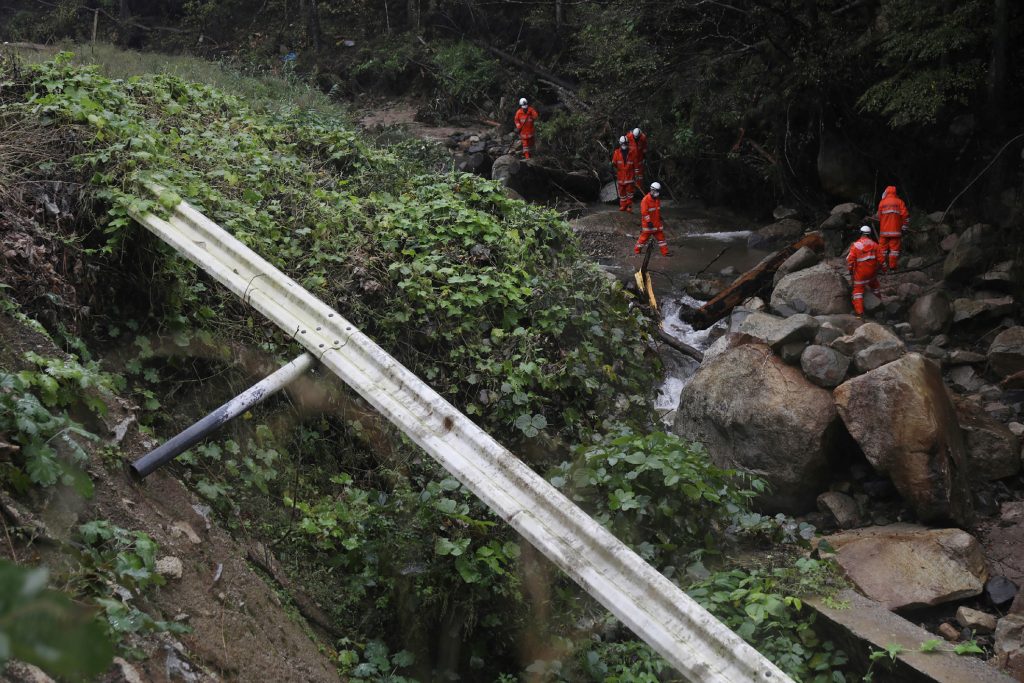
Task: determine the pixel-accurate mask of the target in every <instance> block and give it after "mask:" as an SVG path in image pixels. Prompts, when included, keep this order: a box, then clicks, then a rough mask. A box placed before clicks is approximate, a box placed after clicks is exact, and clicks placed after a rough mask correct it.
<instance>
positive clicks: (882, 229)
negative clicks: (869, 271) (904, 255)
mask: <svg viewBox="0 0 1024 683" xmlns="http://www.w3.org/2000/svg"><path fill="white" fill-rule="evenodd" d="M909 220H910V212H909V211H907V205H906V204H904V203H903V200H902V199H900V198H899V197H898V196H897V195H896V186H895V185H890V186H889V187H887V188H885V192H883V193H882V201H880V202H879V203H878V237H879V239H878V243H879V244H880V245H881V247H882V253H883V254H885V252H889V270H896V267H897V266H898V265H899V263H900V239H901V238H902V237H903V229H904V228H905V227H907V222H908V221H909ZM883 263H884V259H883Z"/></svg>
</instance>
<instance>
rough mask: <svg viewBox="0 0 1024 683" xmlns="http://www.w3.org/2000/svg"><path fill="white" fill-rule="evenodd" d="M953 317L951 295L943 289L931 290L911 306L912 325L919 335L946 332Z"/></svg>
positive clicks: (924, 335) (915, 332)
mask: <svg viewBox="0 0 1024 683" xmlns="http://www.w3.org/2000/svg"><path fill="white" fill-rule="evenodd" d="M952 317H953V312H952V310H951V309H950V306H949V297H948V296H946V293H945V292H942V291H937V292H929V293H928V294H925V295H924V296H922V297H920V298H919V299H917V301H915V302H914V305H913V306H911V307H910V327H911V328H912V329H913V330H914V334H915V335H916V336H918V337H926V336H929V335H933V334H938V333H940V332H944V331H945V330H946V328H947V327H948V326H949V322H950V320H951V319H952Z"/></svg>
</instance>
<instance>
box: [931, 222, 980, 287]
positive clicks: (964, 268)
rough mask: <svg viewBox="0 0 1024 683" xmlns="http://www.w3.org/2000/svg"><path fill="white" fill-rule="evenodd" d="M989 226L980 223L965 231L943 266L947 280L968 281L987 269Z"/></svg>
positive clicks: (943, 272)
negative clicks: (986, 249) (986, 256)
mask: <svg viewBox="0 0 1024 683" xmlns="http://www.w3.org/2000/svg"><path fill="white" fill-rule="evenodd" d="M990 233H991V229H990V228H989V226H987V225H985V224H983V223H978V224H977V225H972V226H971V227H969V228H967V229H966V230H964V232H963V234H962V235H960V238H959V239H958V240H957V241H956V246H954V247H953V249H952V251H950V252H949V256H947V257H946V262H945V263H944V264H943V266H942V276H943V277H944V278H945V279H947V280H967V279H969V278H970V277H971V276H972V275H974V274H976V273H979V272H981V271H982V270H983V269H984V267H985V246H986V243H987V241H988V239H989V234H990Z"/></svg>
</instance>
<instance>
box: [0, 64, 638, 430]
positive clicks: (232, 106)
mask: <svg viewBox="0 0 1024 683" xmlns="http://www.w3.org/2000/svg"><path fill="white" fill-rule="evenodd" d="M24 76H25V78H24V80H23V81H22V82H16V83H11V84H9V85H8V87H7V88H6V89H5V91H4V95H5V100H6V101H5V103H4V106H5V108H6V109H8V110H10V109H12V108H13V109H17V110H20V111H22V112H24V114H25V115H31V116H35V117H44V118H46V119H47V120H49V121H50V122H52V124H53V125H54V126H55V127H56V126H60V125H61V124H80V127H79V128H78V131H79V133H80V135H82V136H83V138H84V139H83V140H82V143H84V145H85V147H86V149H87V151H86V152H85V153H84V154H82V155H80V156H79V157H78V159H77V161H78V163H79V164H81V165H82V166H84V167H85V168H87V169H88V170H89V171H90V172H91V173H92V174H93V175H92V181H91V185H92V188H91V191H92V192H93V194H94V196H95V197H96V198H97V199H99V200H100V201H101V205H102V206H103V207H104V208H106V213H105V215H101V216H100V217H99V224H100V225H101V226H102V227H103V229H104V230H105V232H106V233H107V238H106V241H105V243H104V244H102V246H101V251H104V252H107V253H113V252H115V251H116V250H117V249H118V248H119V247H120V246H121V245H122V244H124V243H125V242H128V241H132V240H135V239H137V235H136V233H137V232H139V230H140V229H139V228H138V227H137V226H136V225H134V223H133V221H132V220H131V219H130V218H129V216H128V210H129V208H130V207H131V208H135V209H136V210H138V209H145V208H155V207H154V204H155V199H154V198H150V197H149V195H148V194H147V192H146V191H145V190H144V189H141V186H140V184H139V183H140V181H142V180H144V179H149V180H155V181H157V182H159V183H160V184H161V185H164V186H165V187H168V188H170V189H171V190H172V191H173V192H175V193H177V195H180V196H181V197H183V198H185V199H186V200H188V201H189V202H191V203H192V204H194V205H195V206H197V207H198V208H199V209H200V210H202V211H203V212H204V213H206V214H207V215H208V216H210V217H211V218H212V219H213V220H215V221H217V222H218V223H220V224H221V225H222V226H224V227H225V228H227V229H228V230H230V231H231V232H233V233H234V234H235V236H236V237H238V238H239V239H240V240H242V241H243V242H244V243H245V244H247V245H248V246H250V247H252V248H253V249H254V250H255V251H257V252H258V253H259V254H261V255H262V256H264V257H265V258H267V259H269V260H270V261H271V262H272V263H274V265H276V266H278V267H280V268H281V269H283V270H284V271H285V272H287V273H289V274H290V275H292V276H293V277H294V278H295V279H297V280H298V281H299V282H300V283H301V284H302V285H303V286H305V287H306V288H308V289H309V290H311V291H312V292H314V293H315V294H316V295H318V296H319V297H321V298H322V299H324V300H325V301H326V302H328V303H329V304H331V305H333V306H335V307H337V308H338V309H340V310H341V312H342V313H343V314H344V315H346V316H348V317H350V318H351V319H352V320H353V321H354V322H355V323H356V324H357V325H359V326H361V327H363V329H364V330H365V331H367V332H368V333H369V334H370V335H371V336H372V337H373V338H374V339H376V340H377V341H378V342H379V343H380V344H381V345H382V346H384V347H385V348H386V349H388V350H389V351H390V352H392V353H393V354H394V355H396V356H397V357H398V358H399V359H400V360H401V361H403V362H404V363H406V364H407V365H408V366H409V367H410V368H411V369H412V370H413V371H414V372H416V373H417V374H419V375H421V376H423V377H424V378H425V379H426V380H427V381H428V382H429V383H430V384H432V385H433V386H434V387H435V388H436V389H437V390H438V391H440V392H441V393H442V394H444V395H446V396H447V397H448V398H450V399H452V400H453V401H454V402H455V403H456V405H458V406H460V407H462V408H463V409H464V410H465V411H466V412H468V413H469V414H470V415H472V416H475V417H476V418H477V419H478V420H479V421H480V422H481V423H482V424H483V426H485V428H487V429H489V430H492V431H494V432H495V433H496V434H497V435H499V436H503V437H505V438H509V437H511V436H514V435H516V434H517V433H520V432H521V433H525V434H526V435H528V436H533V435H535V434H536V431H537V430H538V429H545V428H546V430H547V431H548V432H549V433H551V434H558V433H563V432H564V433H567V434H572V433H578V431H577V430H578V429H579V428H581V427H584V426H593V425H595V424H597V423H598V422H599V420H600V419H601V418H603V417H606V416H609V415H611V414H614V413H615V412H618V411H622V410H623V409H628V408H630V407H631V406H644V405H646V404H645V402H644V399H643V395H644V394H645V393H647V391H648V389H649V388H650V385H651V380H652V377H653V375H652V373H651V371H650V369H649V368H648V367H647V366H646V365H645V363H644V360H643V355H644V349H645V342H646V337H647V331H646V328H645V326H644V324H643V321H642V320H641V319H640V318H639V316H638V315H636V314H634V313H631V312H630V311H629V309H628V307H627V299H626V297H625V296H624V295H623V294H622V292H621V291H620V289H619V286H618V285H616V284H615V283H613V282H611V281H609V280H608V279H607V278H606V277H605V276H603V275H602V274H601V273H600V271H599V270H598V269H597V268H596V267H595V266H593V265H591V264H588V263H586V262H585V261H584V260H583V259H581V257H580V252H579V250H578V247H577V244H576V240H575V239H574V237H573V235H572V234H571V231H570V230H569V228H568V226H567V225H566V223H565V222H564V221H562V220H560V218H559V216H558V215H557V214H555V213H554V212H551V211H547V210H544V209H540V208H537V207H532V206H529V205H527V204H525V203H523V202H521V201H517V200H513V199H509V198H508V197H506V196H505V195H504V194H503V193H502V191H501V189H500V187H499V186H497V185H496V184H494V183H491V182H488V181H485V180H481V179H480V178H477V177H474V176H471V175H467V174H459V173H453V172H448V171H446V170H443V169H444V165H443V164H438V163H437V159H435V158H433V156H432V155H433V152H432V150H431V149H430V148H428V147H426V146H425V145H424V144H423V143H419V142H409V143H407V144H405V145H400V146H393V147H390V148H387V149H382V148H378V147H375V146H373V145H371V144H368V143H367V142H366V141H365V140H363V139H362V138H361V136H360V134H359V133H357V132H356V131H355V130H354V129H352V128H351V127H350V126H349V125H348V124H347V122H346V121H344V120H341V119H340V118H332V117H330V116H328V115H324V114H317V113H313V112H311V111H308V110H307V111H299V110H284V111H280V112H273V113H257V112H254V111H252V110H251V109H249V108H248V107H247V106H246V105H245V103H243V102H241V101H239V100H238V99H235V98H233V97H231V96H228V95H225V94H223V93H221V92H219V91H216V90H213V89H211V88H209V87H205V86H202V85H198V84H193V83H185V82H182V81H180V80H178V79H176V78H173V77H168V76H157V77H153V78H139V79H132V80H130V81H127V82H124V81H112V80H109V79H107V78H105V77H103V76H101V75H99V74H98V73H97V72H96V71H95V70H93V69H90V68H75V67H71V66H69V65H68V63H67V60H66V59H62V58H59V59H58V60H57V61H56V62H55V63H50V64H44V65H39V66H36V67H33V68H31V69H29V70H28V71H26V72H24ZM162 275H163V276H164V277H165V278H167V280H169V281H163V282H161V281H155V282H153V283H152V285H153V286H154V288H158V289H161V290H163V291H165V292H166V296H165V298H164V302H163V303H164V304H165V305H167V306H169V307H170V308H172V309H173V310H174V312H175V313H180V314H184V315H187V316H189V317H190V318H192V319H193V320H194V323H195V325H196V326H212V327H217V328H218V329H219V331H220V332H221V333H228V334H231V332H232V330H231V324H230V321H232V320H240V321H244V320H246V318H247V317H248V315H249V314H248V313H246V312H243V311H242V310H241V307H240V306H239V305H238V304H236V303H235V302H234V301H232V300H231V297H230V296H229V295H227V294H224V293H222V292H221V291H218V290H217V289H216V288H215V287H208V286H207V285H206V284H205V283H204V280H203V278H201V277H199V276H197V275H195V274H194V271H193V270H192V269H191V268H181V267H174V266H172V265H167V266H166V270H165V271H164V273H163V274H162ZM172 278H173V279H172ZM256 324H257V325H263V324H264V323H263V322H262V321H257V322H256ZM516 428H518V430H517V429H516Z"/></svg>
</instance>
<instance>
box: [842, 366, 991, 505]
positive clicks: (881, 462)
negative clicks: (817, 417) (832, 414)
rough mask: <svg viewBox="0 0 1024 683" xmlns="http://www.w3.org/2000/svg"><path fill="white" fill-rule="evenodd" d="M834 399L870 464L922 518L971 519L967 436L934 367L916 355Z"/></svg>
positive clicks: (853, 382)
mask: <svg viewBox="0 0 1024 683" xmlns="http://www.w3.org/2000/svg"><path fill="white" fill-rule="evenodd" d="M965 367H967V366H965ZM833 396H834V398H835V402H836V408H837V410H838V411H839V415H840V417H841V418H842V420H843V423H844V424H845V425H846V429H847V431H848V432H849V433H850V435H851V436H852V437H853V439H854V441H856V442H857V444H858V445H859V446H860V448H861V450H862V451H863V452H864V455H865V457H866V458H867V460H868V462H869V463H871V466H872V467H874V468H875V470H876V471H878V472H880V473H881V474H886V475H888V476H889V478H890V479H891V480H892V483H893V484H894V485H895V487H896V489H897V490H898V491H899V492H900V495H902V496H903V498H904V500H905V501H906V502H907V504H908V505H909V506H910V507H911V508H912V509H913V510H914V513H915V514H916V515H917V518H918V519H920V520H922V521H933V520H952V521H953V522H954V523H956V524H958V525H966V524H967V523H968V522H969V521H970V520H971V518H972V516H973V514H972V510H971V497H970V491H969V488H968V479H967V462H966V449H965V446H964V440H963V434H962V433H961V431H960V427H959V425H958V423H957V419H956V411H955V409H954V408H953V404H952V402H951V401H950V398H949V394H948V393H947V390H946V388H945V386H944V385H943V384H942V376H941V375H940V373H939V369H938V367H937V366H936V365H935V364H934V363H932V362H930V361H928V360H927V359H925V358H924V357H923V356H921V355H920V354H917V353H909V354H907V355H905V356H903V357H902V358H900V359H898V360H895V361H893V362H891V363H887V364H886V365H883V366H881V367H880V368H876V369H874V370H871V371H869V372H867V373H865V374H863V375H860V376H859V377H854V378H853V379H850V380H847V381H846V382H844V383H843V384H840V385H839V386H838V387H837V388H836V389H835V391H834V392H833Z"/></svg>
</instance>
